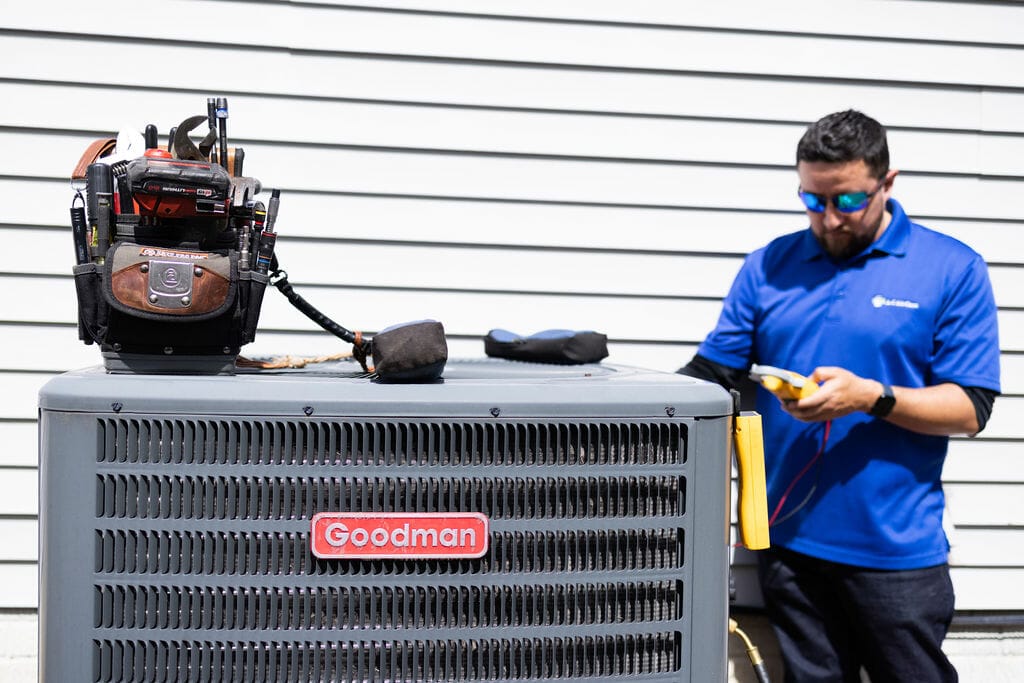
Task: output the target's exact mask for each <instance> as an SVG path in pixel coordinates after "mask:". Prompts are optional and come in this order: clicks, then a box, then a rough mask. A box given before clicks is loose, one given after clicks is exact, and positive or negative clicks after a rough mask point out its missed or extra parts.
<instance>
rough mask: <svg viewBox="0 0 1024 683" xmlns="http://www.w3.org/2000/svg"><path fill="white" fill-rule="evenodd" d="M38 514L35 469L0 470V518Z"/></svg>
mask: <svg viewBox="0 0 1024 683" xmlns="http://www.w3.org/2000/svg"><path fill="white" fill-rule="evenodd" d="M83 484H85V482H83ZM38 512H39V476H38V474H37V471H36V470H35V468H31V469H28V468H26V469H11V468H4V469H3V470H0V516H4V515H8V516H10V515H27V516H32V517H34V516H36V515H37V514H38Z"/></svg>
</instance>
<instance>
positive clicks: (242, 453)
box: [98, 419, 686, 467]
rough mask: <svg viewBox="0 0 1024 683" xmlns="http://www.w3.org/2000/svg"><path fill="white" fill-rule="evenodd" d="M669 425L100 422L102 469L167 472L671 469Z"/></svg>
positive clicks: (672, 429)
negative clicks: (238, 468)
mask: <svg viewBox="0 0 1024 683" xmlns="http://www.w3.org/2000/svg"><path fill="white" fill-rule="evenodd" d="M685 434H686V433H685V427H684V426H683V425H680V424H674V423H660V424H659V423H655V424H642V423H635V422H633V423H630V422H605V423H586V422H582V423H572V424H566V423H557V422H555V423H529V424H523V423H519V424H487V423H468V424H444V423H408V422H382V421H368V422H361V421H352V422H344V423H337V422H299V423H296V422H284V421H281V422H253V421H245V422H243V421H202V420H185V419H180V420H118V419H111V420H103V421H101V422H100V437H99V438H100V440H101V442H102V446H101V448H99V449H98V456H99V459H100V461H101V462H111V463H115V462H125V463H142V464H165V465H168V464H173V465H376V466H401V465H413V466H422V467H430V466H438V465H455V466H467V465H472V466H487V465H504V466H511V465H552V466H558V465H561V466H565V465H658V464H661V465H677V464H680V463H681V462H682V460H683V458H685V454H686V450H685V447H682V442H683V439H684V438H685Z"/></svg>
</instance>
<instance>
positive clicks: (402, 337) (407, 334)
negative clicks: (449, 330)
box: [371, 320, 448, 382]
mask: <svg viewBox="0 0 1024 683" xmlns="http://www.w3.org/2000/svg"><path fill="white" fill-rule="evenodd" d="M371 349H372V353H373V369H374V372H376V373H377V375H378V376H379V377H380V379H381V380H382V381H385V382H429V381H432V380H435V379H437V378H438V377H440V376H441V373H442V372H444V366H445V364H446V363H447V362H448V342H447V341H446V340H445V336H444V326H443V325H441V323H439V322H437V321H436V320H419V321H416V322H409V323H401V324H399V325H392V326H391V327H388V328H387V329H385V330H382V331H380V332H378V333H377V334H375V335H374V336H373V343H372V345H371Z"/></svg>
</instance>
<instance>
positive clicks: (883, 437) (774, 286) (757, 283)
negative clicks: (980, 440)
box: [698, 200, 999, 569]
mask: <svg viewBox="0 0 1024 683" xmlns="http://www.w3.org/2000/svg"><path fill="white" fill-rule="evenodd" d="M887 208H888V210H889V212H890V213H891V214H892V221H891V222H890V224H889V226H888V228H887V229H886V230H885V232H884V233H883V234H882V237H881V238H880V239H879V240H878V241H876V242H875V243H874V244H872V245H870V246H869V247H868V248H867V249H865V250H864V251H863V252H862V253H860V254H858V255H857V256H854V257H853V258H850V259H849V260H847V261H844V262H842V263H836V262H834V261H832V260H831V259H830V258H829V257H828V255H827V254H825V252H823V251H822V249H821V248H820V247H819V246H818V243H817V241H816V240H815V238H814V235H813V234H812V233H811V231H810V229H805V230H802V231H800V232H796V233H793V234H790V235H785V236H783V237H779V238H778V239H775V240H774V241H772V242H771V243H770V244H768V245H767V246H765V247H763V248H761V249H759V250H757V251H755V252H754V253H752V254H750V256H749V257H748V258H747V259H746V261H745V263H744V264H743V267H742V269H741V270H740V273H739V274H738V275H737V277H736V280H735V282H734V283H733V286H732V289H731V290H730V292H729V294H728V296H727V297H726V299H725V302H724V306H723V309H722V314H721V317H720V318H719V321H718V325H717V327H716V328H715V330H714V331H712V332H711V334H710V335H708V337H707V339H706V340H705V341H704V343H703V344H701V346H700V349H699V350H698V353H699V354H700V355H702V356H704V357H706V358H708V359H710V360H712V361H714V362H716V363H720V364H722V365H725V366H728V367H732V368H741V369H746V368H748V367H749V366H750V364H751V363H761V364H766V365H774V366H777V367H782V368H786V369H789V370H793V371H795V372H799V373H801V374H810V373H811V372H812V371H813V370H814V368H815V367H818V366H823V365H834V366H839V367H842V368H846V369H847V370H850V371H851V372H853V373H855V374H857V375H860V376H861V377H867V378H871V379H876V380H879V381H881V382H884V383H886V384H893V385H897V386H903V387H924V386H931V385H935V384H940V383H943V382H955V383H957V384H960V385H962V386H976V387H983V388H986V389H991V390H993V391H997V392H998V391H999V342H998V331H997V323H996V306H995V301H994V298H993V296H992V288H991V284H990V283H989V278H988V270H987V268H986V266H985V262H984V260H983V259H982V258H981V257H980V256H979V255H978V254H977V253H975V252H974V251H973V250H971V249H970V248H969V247H967V246H966V245H964V244H963V243H961V242H959V241H957V240H955V239H953V238H952V237H949V236H947V235H943V234H940V233H937V232H934V231H932V230H929V229H928V228H925V227H923V226H921V225H918V224H916V223H912V222H911V221H910V220H909V219H908V218H907V215H906V213H904V211H903V207H901V206H900V205H899V203H898V202H896V201H895V200H890V201H889V203H888V204H887ZM757 410H758V412H759V413H761V415H762V417H763V421H764V441H765V460H766V470H767V476H768V506H769V512H772V511H774V510H775V506H776V505H777V504H778V501H779V499H780V497H781V496H782V495H783V493H784V491H785V490H786V488H787V487H788V486H789V485H790V483H791V482H792V481H793V480H794V479H795V478H796V477H797V475H798V473H799V472H800V471H801V470H802V469H804V467H805V466H806V465H807V463H808V462H809V461H810V460H811V459H812V458H813V457H814V455H815V453H816V452H817V451H818V449H819V447H820V445H821V442H822V435H823V432H824V423H805V422H800V421H799V420H796V419H794V418H793V417H791V416H789V415H788V414H787V413H785V412H784V411H783V410H782V409H781V407H780V406H779V402H778V400H777V399H776V398H775V397H774V396H772V395H771V394H769V393H768V392H767V391H765V390H764V389H759V390H758V397H757ZM947 444H948V439H947V438H946V437H940V436H926V435H923V434H917V433H915V432H911V431H908V430H905V429H902V428H900V427H897V426H895V425H892V424H890V423H888V422H886V421H885V420H881V419H875V418H872V417H870V416H869V415H867V414H865V413H855V414H852V415H848V416H846V417H843V418H839V419H836V420H833V421H832V427H831V433H830V436H829V439H828V444H827V447H826V450H825V452H824V454H823V455H822V457H821V459H820V460H819V463H818V464H817V465H816V466H815V467H814V468H812V469H811V470H810V471H808V472H807V474H805V475H804V476H803V477H802V478H801V479H800V481H799V482H798V483H797V484H796V486H795V487H794V489H793V490H792V492H791V493H790V494H789V496H788V498H787V500H786V503H785V506H784V507H783V508H782V510H781V511H780V514H779V520H780V522H779V523H778V524H777V525H776V526H773V527H772V530H771V541H772V544H773V545H779V546H783V547H786V548H790V549H791V550H795V551H797V552H801V553H804V554H807V555H811V556H814V557H819V558H823V559H827V560H831V561H834V562H842V563H845V564H852V565H857V566H862V567H871V568H877V569H914V568H921V567H928V566H933V565H937V564H941V563H943V562H945V561H946V559H947V555H948V550H949V545H948V542H947V541H946V537H945V534H944V532H943V530H942V512H943V508H944V504H945V501H944V497H943V493H942V485H941V482H940V477H941V474H942V464H943V461H944V460H945V457H946V448H947ZM812 487H815V488H814V491H813V493H811V489H812ZM808 495H810V498H809V500H808V502H807V504H806V505H805V506H804V507H803V508H801V509H800V510H799V511H797V512H796V513H795V514H793V515H792V516H791V517H789V518H788V519H785V518H786V516H787V514H788V512H789V511H790V510H792V509H793V508H795V507H796V506H798V505H799V504H800V503H801V502H802V501H804V500H805V498H807V497H808Z"/></svg>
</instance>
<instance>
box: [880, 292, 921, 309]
mask: <svg viewBox="0 0 1024 683" xmlns="http://www.w3.org/2000/svg"><path fill="white" fill-rule="evenodd" d="M871 305H872V306H874V307H875V308H883V307H885V306H895V307H896V308H913V309H916V308H921V304H919V303H917V302H916V301H907V300H906V299H890V298H889V297H886V296H882V295H881V294H875V295H874V296H873V297H871Z"/></svg>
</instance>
